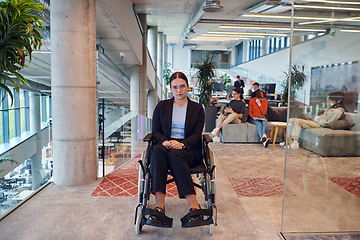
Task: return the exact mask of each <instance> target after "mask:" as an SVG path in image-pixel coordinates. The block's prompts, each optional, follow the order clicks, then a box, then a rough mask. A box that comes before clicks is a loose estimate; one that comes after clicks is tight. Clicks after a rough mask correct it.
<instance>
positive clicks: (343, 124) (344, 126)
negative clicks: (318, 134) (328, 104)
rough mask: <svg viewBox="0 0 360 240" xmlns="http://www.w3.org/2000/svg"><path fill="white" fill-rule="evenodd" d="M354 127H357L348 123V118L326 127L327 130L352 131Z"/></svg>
mask: <svg viewBox="0 0 360 240" xmlns="http://www.w3.org/2000/svg"><path fill="white" fill-rule="evenodd" d="M353 126H355V123H352V122H350V121H348V120H347V119H346V118H344V119H340V120H337V121H335V122H331V123H328V124H326V125H325V127H326V128H331V129H332V130H350V129H351V128H352V127H353Z"/></svg>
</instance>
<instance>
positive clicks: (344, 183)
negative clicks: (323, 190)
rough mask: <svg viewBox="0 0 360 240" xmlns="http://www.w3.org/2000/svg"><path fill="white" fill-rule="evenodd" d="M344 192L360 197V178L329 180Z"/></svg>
mask: <svg viewBox="0 0 360 240" xmlns="http://www.w3.org/2000/svg"><path fill="white" fill-rule="evenodd" d="M330 180H331V181H333V182H334V183H336V184H337V185H339V186H340V187H342V188H344V189H345V190H346V191H348V192H350V193H352V194H354V195H355V196H358V197H360V178H330Z"/></svg>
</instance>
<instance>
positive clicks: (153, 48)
mask: <svg viewBox="0 0 360 240" xmlns="http://www.w3.org/2000/svg"><path fill="white" fill-rule="evenodd" d="M147 39H148V44H147V46H148V49H149V53H150V56H151V59H152V62H153V65H154V67H155V69H156V73H155V85H154V89H152V90H149V91H148V95H147V98H148V101H147V117H149V118H152V114H153V111H154V109H155V106H156V103H157V85H158V77H157V73H158V70H159V69H158V68H159V66H160V64H158V55H159V54H158V27H153V26H151V27H150V28H149V30H148V37H147ZM154 104H155V105H154Z"/></svg>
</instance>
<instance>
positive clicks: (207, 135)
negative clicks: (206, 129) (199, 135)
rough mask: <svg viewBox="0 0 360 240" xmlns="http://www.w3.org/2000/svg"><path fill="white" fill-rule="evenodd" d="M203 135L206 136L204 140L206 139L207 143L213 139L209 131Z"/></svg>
mask: <svg viewBox="0 0 360 240" xmlns="http://www.w3.org/2000/svg"><path fill="white" fill-rule="evenodd" d="M203 137H204V140H205V142H206V143H209V142H212V141H213V139H212V138H211V137H210V135H209V134H207V133H205V134H203Z"/></svg>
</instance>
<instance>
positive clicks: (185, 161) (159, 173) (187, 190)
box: [150, 144, 199, 198]
mask: <svg viewBox="0 0 360 240" xmlns="http://www.w3.org/2000/svg"><path fill="white" fill-rule="evenodd" d="M197 165H199V162H198V160H197V158H196V155H195V153H194V152H193V151H189V150H187V149H171V150H168V149H167V148H166V147H164V146H163V145H162V144H157V145H156V146H155V147H154V148H153V149H152V151H151V153H150V176H151V192H152V193H155V192H162V193H164V194H165V193H166V181H167V175H168V170H170V172H171V173H172V175H173V177H174V180H175V183H176V186H177V189H178V192H179V197H180V198H185V195H188V194H195V190H194V183H193V180H192V178H191V174H190V168H193V167H195V166H197Z"/></svg>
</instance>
